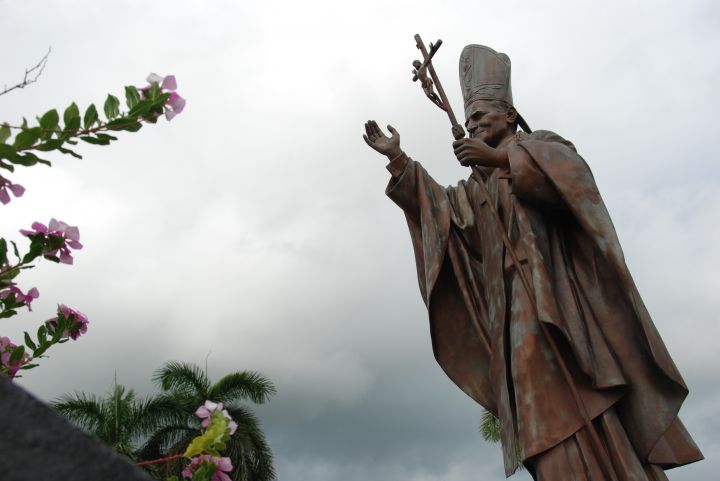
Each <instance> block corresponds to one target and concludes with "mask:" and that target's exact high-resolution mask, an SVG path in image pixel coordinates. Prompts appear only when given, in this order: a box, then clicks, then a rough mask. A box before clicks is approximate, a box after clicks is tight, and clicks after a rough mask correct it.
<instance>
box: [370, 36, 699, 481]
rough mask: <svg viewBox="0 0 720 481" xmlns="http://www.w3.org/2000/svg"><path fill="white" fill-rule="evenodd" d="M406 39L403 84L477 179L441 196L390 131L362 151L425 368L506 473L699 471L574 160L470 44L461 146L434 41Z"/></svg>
mask: <svg viewBox="0 0 720 481" xmlns="http://www.w3.org/2000/svg"><path fill="white" fill-rule="evenodd" d="M415 40H416V42H417V46H418V49H420V50H421V52H422V54H423V59H424V61H423V62H420V61H416V62H414V64H413V65H414V67H415V70H413V74H414V76H415V77H414V79H413V80H415V79H419V80H420V81H421V85H422V88H423V90H424V91H425V94H426V95H427V96H428V98H430V100H432V101H433V103H435V104H436V105H438V106H439V107H440V108H442V109H443V110H445V111H446V112H447V114H448V116H449V118H450V121H451V124H452V126H453V127H452V133H453V136H454V137H455V139H456V140H455V142H453V149H454V153H455V156H456V157H457V160H458V161H459V162H460V163H461V165H463V166H468V167H471V168H472V169H473V173H472V174H471V175H470V177H469V179H468V180H467V181H460V182H459V183H458V184H457V185H456V186H454V187H447V188H445V187H442V186H440V185H439V184H437V182H435V181H434V180H433V179H432V177H430V176H429V175H428V173H427V172H426V171H425V169H424V168H423V167H422V166H421V165H420V164H419V163H418V162H415V161H413V160H411V159H410V158H409V157H408V156H407V155H406V154H405V153H404V152H403V151H402V149H401V148H400V135H399V134H398V133H397V131H396V130H395V129H394V128H392V127H391V126H388V129H389V130H390V133H391V136H390V137H388V136H386V135H385V134H384V133H383V132H382V130H381V129H380V128H379V127H378V125H377V123H376V122H375V121H372V120H371V121H368V122H367V123H366V124H365V135H364V136H363V137H364V139H365V141H366V143H367V144H368V145H369V146H370V147H372V148H373V149H374V150H376V151H378V152H379V153H381V154H384V155H386V156H387V157H388V159H389V160H390V162H389V164H388V166H387V168H388V170H389V171H390V173H391V174H392V178H391V180H390V183H389V185H388V187H387V190H386V193H387V195H388V196H389V197H390V198H391V199H392V200H393V201H394V202H395V203H396V204H397V205H398V206H400V207H401V208H402V209H403V210H404V212H405V217H406V220H407V223H408V227H409V229H410V235H411V239H412V243H413V248H414V250H415V258H416V264H417V274H418V281H419V284H420V291H421V294H422V297H423V300H424V301H425V304H426V306H427V308H428V312H429V317H430V331H431V337H432V341H433V350H434V354H435V357H436V359H437V361H438V363H439V364H440V365H441V367H442V368H443V370H444V371H445V372H446V373H447V375H448V376H449V377H450V378H451V379H452V380H453V381H454V382H455V383H456V384H457V385H458V386H459V387H460V388H461V389H462V390H463V391H464V392H465V393H467V394H468V395H469V396H470V397H472V398H473V399H475V400H476V401H477V402H478V403H480V404H481V405H482V406H484V407H485V408H486V409H488V410H489V411H491V412H492V413H494V414H495V415H497V416H498V417H499V419H500V422H501V427H502V429H501V439H502V445H503V454H504V462H505V469H506V474H508V475H510V474H511V473H513V472H514V471H515V470H516V469H517V466H518V464H517V457H516V455H515V453H516V452H517V450H519V451H520V453H521V458H522V462H523V464H524V465H525V466H526V467H527V468H528V470H529V472H530V473H531V474H532V475H533V477H534V479H538V480H543V481H551V480H552V481H564V480H575V479H588V480H608V481H614V480H621V481H622V480H630V479H632V480H640V481H644V480H648V481H655V480H664V479H667V478H666V476H665V474H664V470H666V469H669V468H672V467H676V466H681V465H683V464H687V463H691V462H694V461H698V460H700V459H702V454H701V453H700V451H699V449H698V448H697V446H696V445H695V443H694V442H693V440H692V438H691V437H690V435H689V434H688V433H687V431H686V430H685V428H684V426H683V425H682V423H681V421H680V419H679V418H678V417H677V413H678V410H679V409H680V406H681V404H682V402H683V400H684V398H685V397H686V396H687V392H688V390H687V387H686V385H685V383H684V381H683V379H682V377H681V375H680V373H679V372H678V370H677V368H676V367H675V364H674V363H673V361H672V359H671V357H670V355H669V353H668V352H667V349H666V348H665V345H664V344H663V342H662V339H661V338H660V336H659V334H658V332H657V330H656V328H655V326H654V324H653V322H652V320H651V318H650V315H649V314H648V312H647V309H646V308H645V306H644V304H643V301H642V299H641V298H640V295H639V293H638V291H637V288H636V287H635V284H634V282H633V280H632V277H631V275H630V273H629V271H628V269H627V266H626V265H625V261H624V257H623V253H622V249H621V247H620V244H619V242H618V239H617V235H616V233H615V229H614V227H613V225H612V221H611V220H610V217H609V214H608V212H607V209H606V208H605V205H604V203H603V201H602V198H601V196H600V194H599V192H598V190H597V186H596V185H595V182H594V180H593V177H592V173H591V172H590V169H589V167H588V166H587V164H586V163H585V161H584V160H583V159H582V157H580V156H579V155H578V154H577V151H576V149H575V147H574V146H573V144H572V143H570V142H569V141H567V140H565V139H563V138H562V137H560V136H559V135H557V134H554V133H552V132H549V131H542V130H541V131H535V132H530V129H529V127H528V125H527V122H525V120H524V119H523V118H522V116H520V114H519V113H518V112H517V110H516V109H515V108H514V105H513V99H512V91H511V87H510V59H509V58H508V57H507V55H505V54H501V53H498V52H495V51H494V50H492V49H490V48H488V47H484V46H480V45H469V46H467V47H465V49H464V50H463V52H462V54H461V58H460V82H461V87H462V89H463V96H464V101H465V117H466V123H465V126H466V128H467V130H468V132H469V137H470V138H463V136H464V132H463V131H462V127H460V126H459V125H458V124H457V122H456V121H455V117H454V114H453V113H452V109H451V108H450V107H449V104H448V102H447V98H446V97H445V93H444V91H443V90H442V86H441V84H440V82H439V79H438V78H437V74H436V72H435V71H434V68H433V66H432V62H431V59H432V55H434V54H435V53H436V52H437V48H438V47H439V46H440V44H441V42H439V41H438V42H436V44H435V45H432V44H431V49H430V52H428V51H427V49H425V47H424V45H423V44H422V40H421V39H420V37H419V36H416V37H415ZM427 73H429V74H430V75H431V77H432V81H429V80H430V79H428V78H427ZM434 88H436V89H437V91H438V92H437V94H435V92H434ZM518 125H519V126H520V127H522V129H523V131H521V132H518V131H517V127H518Z"/></svg>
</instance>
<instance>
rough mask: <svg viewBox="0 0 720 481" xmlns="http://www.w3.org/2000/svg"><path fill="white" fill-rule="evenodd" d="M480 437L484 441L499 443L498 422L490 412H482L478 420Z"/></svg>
mask: <svg viewBox="0 0 720 481" xmlns="http://www.w3.org/2000/svg"><path fill="white" fill-rule="evenodd" d="M480 435H482V437H483V439H484V440H485V441H489V442H491V443H498V442H500V420H499V419H498V418H497V417H496V416H495V415H494V414H493V413H491V412H490V411H483V413H482V416H481V418H480Z"/></svg>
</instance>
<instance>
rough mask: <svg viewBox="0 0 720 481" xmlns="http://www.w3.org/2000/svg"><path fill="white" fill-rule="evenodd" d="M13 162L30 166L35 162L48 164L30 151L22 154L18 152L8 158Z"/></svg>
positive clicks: (48, 163)
mask: <svg viewBox="0 0 720 481" xmlns="http://www.w3.org/2000/svg"><path fill="white" fill-rule="evenodd" d="M8 160H9V161H10V162H12V163H13V164H18V165H24V166H25V167H30V166H32V165H35V164H37V163H38V162H40V163H41V164H47V165H50V162H48V161H47V160H44V159H41V158H40V157H38V156H37V155H35V154H33V153H32V152H25V153H24V154H18V155H16V156H14V157H12V158H10V159H8Z"/></svg>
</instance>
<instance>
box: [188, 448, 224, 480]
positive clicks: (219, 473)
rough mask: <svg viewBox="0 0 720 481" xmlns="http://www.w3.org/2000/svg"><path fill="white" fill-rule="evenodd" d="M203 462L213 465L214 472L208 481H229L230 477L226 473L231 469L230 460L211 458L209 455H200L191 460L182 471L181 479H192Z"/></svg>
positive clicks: (217, 457)
mask: <svg viewBox="0 0 720 481" xmlns="http://www.w3.org/2000/svg"><path fill="white" fill-rule="evenodd" d="M203 461H207V462H209V463H213V464H214V465H215V472H214V473H213V475H212V477H211V478H210V481H230V476H228V475H227V473H229V472H230V471H232V469H233V465H232V462H231V461H230V458H221V457H219V456H211V455H209V454H202V455H200V456H195V457H194V458H192V461H190V464H189V465H188V466H187V467H186V468H185V469H183V470H182V476H183V478H185V479H192V476H193V473H194V472H195V470H197V468H199V467H200V465H201V464H202V463H203Z"/></svg>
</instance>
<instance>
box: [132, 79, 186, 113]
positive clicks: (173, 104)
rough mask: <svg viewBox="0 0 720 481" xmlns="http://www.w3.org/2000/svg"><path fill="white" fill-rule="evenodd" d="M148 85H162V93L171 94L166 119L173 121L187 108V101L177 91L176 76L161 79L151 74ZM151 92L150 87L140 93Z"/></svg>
mask: <svg viewBox="0 0 720 481" xmlns="http://www.w3.org/2000/svg"><path fill="white" fill-rule="evenodd" d="M146 80H147V81H148V83H150V84H153V83H158V84H160V91H161V92H170V98H168V100H167V102H165V118H166V119H168V120H172V119H173V118H174V117H175V116H176V115H177V114H179V113H181V112H182V111H183V109H184V108H185V99H184V98H182V97H181V96H180V95H179V94H178V93H177V92H175V90H177V80H175V76H174V75H168V76H166V77H161V76H160V75H158V74H156V73H151V74H150V75H148V76H147V79H146ZM148 90H150V86H147V87H143V88H141V89H140V92H143V93H144V92H147V91H148Z"/></svg>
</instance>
